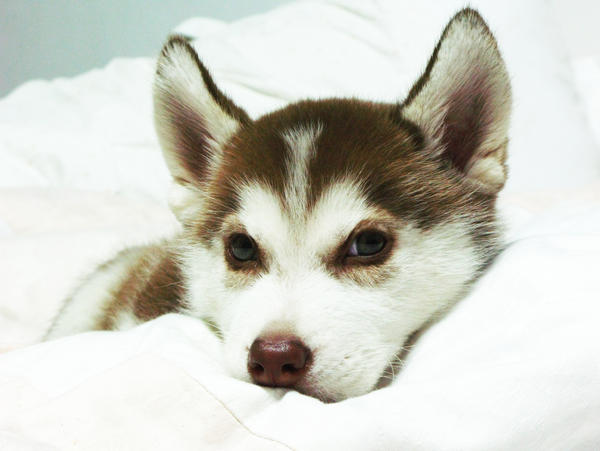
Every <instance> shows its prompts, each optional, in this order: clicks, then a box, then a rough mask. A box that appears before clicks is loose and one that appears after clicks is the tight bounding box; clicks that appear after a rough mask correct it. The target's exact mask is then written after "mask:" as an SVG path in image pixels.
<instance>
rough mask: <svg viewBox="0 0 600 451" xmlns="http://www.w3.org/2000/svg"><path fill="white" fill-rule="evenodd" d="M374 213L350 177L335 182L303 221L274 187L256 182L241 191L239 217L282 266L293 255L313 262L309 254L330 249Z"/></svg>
mask: <svg viewBox="0 0 600 451" xmlns="http://www.w3.org/2000/svg"><path fill="white" fill-rule="evenodd" d="M288 206H289V204H288ZM375 215H376V210H375V208H373V207H370V206H369V205H368V203H367V200H366V199H365V197H364V195H363V194H362V192H361V190H360V188H359V186H358V185H357V184H356V183H353V182H350V181H339V182H335V183H332V185H331V186H329V187H328V188H327V189H326V190H325V191H324V192H323V194H322V195H321V196H320V197H319V199H318V200H317V201H316V203H315V205H314V207H313V208H312V209H311V210H310V214H309V215H308V217H307V218H306V220H305V219H302V220H301V221H298V217H297V215H296V212H293V211H289V210H288V209H285V210H284V208H283V205H282V203H281V202H280V199H279V197H278V196H277V195H276V194H275V193H274V192H273V191H272V190H270V189H269V188H268V187H266V186H265V185H261V184H255V185H247V186H246V187H245V188H243V189H242V191H241V194H240V211H239V213H238V220H239V221H240V222H241V224H243V225H244V227H245V228H246V231H247V232H248V233H249V234H250V235H251V236H252V237H253V238H254V239H255V240H256V241H257V243H258V244H259V246H261V247H262V248H263V249H265V250H266V251H267V252H268V253H269V254H270V255H271V256H273V257H274V260H275V261H276V262H277V263H278V264H279V265H280V266H285V262H286V261H289V260H290V259H293V260H294V261H295V262H296V264H295V265H294V267H297V263H298V262H300V260H302V261H303V262H304V263H305V264H306V265H307V266H313V265H312V264H311V263H309V262H308V260H306V259H307V258H308V259H310V258H314V257H317V258H320V257H322V256H323V255H326V254H327V253H329V252H331V250H332V248H333V247H335V246H337V245H339V243H340V242H341V241H343V240H345V239H346V238H347V237H348V235H349V234H350V233H351V232H352V230H353V229H354V227H356V225H357V224H358V223H359V222H360V221H362V220H364V219H372V218H374V217H375Z"/></svg>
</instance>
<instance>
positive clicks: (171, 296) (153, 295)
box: [97, 243, 184, 329]
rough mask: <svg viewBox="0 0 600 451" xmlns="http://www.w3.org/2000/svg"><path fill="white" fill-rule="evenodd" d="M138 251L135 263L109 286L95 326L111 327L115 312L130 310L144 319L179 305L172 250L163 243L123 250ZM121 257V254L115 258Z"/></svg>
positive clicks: (181, 290) (178, 272) (178, 273)
mask: <svg viewBox="0 0 600 451" xmlns="http://www.w3.org/2000/svg"><path fill="white" fill-rule="evenodd" d="M124 252H136V253H139V257H138V258H137V260H136V264H135V266H133V267H132V268H130V270H129V271H128V273H127V277H126V278H125V279H124V280H123V281H122V282H121V283H120V284H119V285H117V286H116V287H114V289H113V293H112V300H111V302H110V303H109V304H108V305H106V307H105V310H104V314H103V315H102V317H101V319H100V321H99V322H98V326H97V328H98V329H112V328H114V326H115V322H116V321H117V319H118V315H119V313H121V312H123V311H131V312H133V314H134V315H135V317H136V318H138V319H139V320H140V321H148V320H151V319H153V318H156V317H158V316H160V315H164V314H165V313H170V312H175V311H177V310H179V309H181V308H182V307H183V294H184V287H183V280H182V277H181V268H180V265H179V261H178V259H177V256H176V253H175V252H174V250H173V249H172V248H171V247H170V246H165V245H164V243H160V244H156V245H150V246H145V247H141V248H133V249H127V250H126V251H124ZM120 257H122V254H120V255H119V256H117V257H116V258H117V259H118V258H120Z"/></svg>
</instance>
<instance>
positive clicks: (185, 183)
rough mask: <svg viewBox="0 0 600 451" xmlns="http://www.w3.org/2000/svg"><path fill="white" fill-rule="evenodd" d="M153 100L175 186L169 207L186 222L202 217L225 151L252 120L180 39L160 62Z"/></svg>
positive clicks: (169, 44)
mask: <svg viewBox="0 0 600 451" xmlns="http://www.w3.org/2000/svg"><path fill="white" fill-rule="evenodd" d="M153 98H154V122H155V127H156V132H157V135H158V138H159V142H160V145H161V148H162V150H163V156H164V158H165V161H166V163H167V166H168V168H169V171H170V172H171V175H172V177H173V181H174V183H173V186H172V189H171V194H170V197H169V199H170V201H169V203H170V205H171V209H172V210H173V212H174V213H175V214H176V216H177V217H178V218H179V220H180V221H182V222H185V220H186V218H188V217H190V216H193V215H194V214H196V213H197V210H198V209H199V206H200V205H201V203H202V197H203V189H204V187H205V184H206V182H207V180H208V179H209V178H210V176H211V174H213V173H215V171H216V170H217V168H218V166H219V164H220V161H221V157H222V151H223V146H225V145H226V144H227V142H228V141H229V140H230V139H231V138H232V137H233V135H234V134H235V133H236V132H237V131H238V130H239V129H240V127H244V126H247V125H249V124H250V123H251V120H250V118H249V117H248V115H247V114H246V112H245V111H244V110H243V109H241V108H240V107H238V106H237V105H235V103H234V102H233V101H232V100H231V99H229V98H228V97H227V96H226V95H225V94H224V93H223V92H222V91H221V90H220V89H219V88H218V87H217V85H216V84H215V82H214V81H213V79H212V77H211V76H210V73H209V72H208V69H206V67H205V66H204V65H203V64H202V62H201V61H200V59H199V58H198V55H197V53H196V51H195V50H194V48H193V47H192V46H191V45H190V44H189V43H188V41H187V40H186V39H185V38H183V37H180V36H173V37H171V38H170V39H169V40H168V41H167V43H166V44H165V45H164V47H163V49H162V51H161V53H160V56H159V57H158V61H157V64H156V74H155V78H154V86H153Z"/></svg>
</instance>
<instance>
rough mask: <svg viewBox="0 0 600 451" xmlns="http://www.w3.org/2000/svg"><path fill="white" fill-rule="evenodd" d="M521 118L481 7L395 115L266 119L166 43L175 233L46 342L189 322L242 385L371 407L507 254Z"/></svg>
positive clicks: (166, 123) (167, 144)
mask: <svg viewBox="0 0 600 451" xmlns="http://www.w3.org/2000/svg"><path fill="white" fill-rule="evenodd" d="M510 106H511V93H510V83H509V77H508V75H507V71H506V68H505V65H504V62H503V60H502V57H501V55H500V53H499V51H498V47H497V44H496V41H495V39H494V37H493V36H492V34H491V33H490V30H489V29H488V27H487V25H486V24H485V22H484V20H483V19H482V18H481V17H480V15H479V14H478V13H477V12H476V11H474V10H472V9H465V10H462V11H460V12H459V13H458V14H456V16H454V18H452V20H451V21H450V22H449V24H448V25H447V27H446V29H445V30H444V32H443V34H442V36H441V39H440V41H439V43H438V44H437V46H436V47H435V49H434V51H433V55H432V56H431V59H430V60H429V63H428V64H427V68H426V69H425V72H424V73H423V75H422V76H421V77H420V78H419V79H418V80H417V81H416V83H415V84H414V86H413V87H412V89H411V90H410V92H409V93H408V96H407V97H406V98H405V99H404V100H403V101H402V102H400V103H396V104H385V103H374V102H367V101H361V100H356V99H328V100H318V101H312V100H305V101H301V102H298V103H294V104H291V105H289V106H287V107H285V108H283V109H281V110H278V111H275V112H272V113H270V114H267V115H265V116H263V117H260V118H259V119H256V120H252V119H251V118H250V117H249V116H248V115H247V114H246V112H245V111H244V110H243V109H242V108H241V107H239V106H238V105H236V104H235V103H234V102H233V101H232V100H231V99H230V98H228V97H227V96H226V95H225V94H224V93H223V92H222V91H220V90H219V88H218V87H217V86H216V84H215V82H214V81H213V79H212V78H211V76H210V74H209V72H208V70H207V69H206V68H205V66H204V65H203V64H202V63H201V62H200V60H199V59H198V55H197V54H196V52H195V51H194V49H193V48H192V47H191V46H190V45H189V44H188V43H187V42H186V40H184V39H182V38H180V37H173V38H171V39H170V40H169V41H168V42H167V43H166V45H165V46H164V48H163V50H162V53H161V55H160V57H159V58H158V63H157V69H156V77H155V82H154V114H155V124H156V129H157V132H158V136H159V138H160V143H161V146H162V149H163V152H164V157H165V160H166V163H167V165H168V167H169V170H170V171H171V174H172V176H173V180H174V187H175V188H174V191H173V193H172V196H171V201H172V202H171V205H172V208H173V210H174V212H175V214H176V216H177V218H178V219H179V221H180V222H181V224H182V232H181V233H180V234H179V235H178V236H176V237H173V238H172V239H170V240H168V241H164V242H160V243H156V244H152V245H149V246H143V247H135V248H130V249H126V250H125V251H123V252H121V253H120V254H119V255H117V256H116V257H115V258H114V259H113V260H112V261H110V262H108V263H105V264H104V265H102V266H101V267H99V268H98V269H97V270H96V271H95V272H94V273H93V274H92V275H91V276H90V277H89V278H88V279H87V280H86V281H85V283H84V284H83V285H82V286H81V287H80V288H79V289H78V290H77V291H76V292H75V293H74V295H73V296H72V297H71V298H70V299H69V300H67V302H66V303H65V305H64V307H63V309H62V311H61V312H60V314H59V315H58V317H57V319H56V320H55V322H54V324H53V325H52V327H51V329H50V331H49V333H48V335H47V338H55V337H59V336H63V335H67V334H74V333H77V332H82V331H88V330H117V329H125V328H129V327H132V326H135V325H136V324H139V323H141V322H144V321H148V320H150V319H152V318H156V317H157V316H159V315H162V314H165V313H168V312H179V313H185V314H188V315H192V316H195V317H197V318H201V319H202V320H204V321H205V322H206V323H207V324H209V325H210V327H212V328H213V330H214V331H215V333H216V334H218V336H219V337H220V338H221V339H222V342H223V347H224V354H225V358H226V364H227V366H228V368H229V370H230V372H231V374H232V375H234V376H236V377H238V378H240V379H243V380H247V381H253V382H255V383H257V384H260V385H265V386H273V387H289V388H292V389H295V390H298V391H300V392H302V393H305V394H308V395H311V396H315V397H318V398H320V399H322V400H327V401H338V400H341V399H344V398H347V397H351V396H357V395H361V394H364V393H367V392H369V391H370V390H372V389H374V388H375V387H376V386H377V383H378V381H379V379H380V378H381V377H382V375H383V374H384V372H385V370H386V368H388V365H389V364H390V362H393V361H394V359H395V358H396V356H397V355H398V353H399V351H400V350H401V349H402V347H403V344H404V343H405V342H406V340H407V338H408V337H409V336H411V334H413V333H414V332H415V331H417V330H419V329H420V328H421V327H423V325H424V324H425V323H427V322H428V321H430V320H432V318H434V317H435V316H436V315H438V314H439V313H440V312H443V311H444V310H446V309H447V308H448V307H450V306H451V305H452V304H453V303H455V302H456V301H457V300H459V299H460V298H461V297H462V296H464V294H465V292H466V290H467V289H468V288H469V286H470V285H471V284H472V283H473V281H474V280H475V279H476V278H477V277H478V276H479V275H480V274H481V272H482V270H483V269H484V268H485V267H486V265H487V264H488V263H489V262H490V260H491V259H492V258H493V257H494V256H495V255H496V254H497V252H498V250H499V247H500V236H501V234H500V229H499V226H498V224H497V220H496V211H495V202H496V197H497V194H498V192H499V191H500V190H501V188H502V187H503V185H504V183H505V180H506V174H507V172H506V167H505V160H506V147H507V129H508V124H509V115H510Z"/></svg>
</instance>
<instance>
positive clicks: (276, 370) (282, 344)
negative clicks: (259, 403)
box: [248, 337, 311, 387]
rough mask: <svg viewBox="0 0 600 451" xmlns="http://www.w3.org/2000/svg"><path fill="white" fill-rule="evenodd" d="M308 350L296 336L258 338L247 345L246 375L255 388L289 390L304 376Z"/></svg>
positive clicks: (308, 356) (306, 367)
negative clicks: (248, 346)
mask: <svg viewBox="0 0 600 451" xmlns="http://www.w3.org/2000/svg"><path fill="white" fill-rule="evenodd" d="M310 356H311V354H310V350H309V349H308V348H307V347H306V346H304V344H303V343H302V341H300V339H299V338H297V337H262V338H257V339H256V340H254V343H252V346H250V352H249V355H248V372H249V373H250V376H252V379H253V380H254V382H255V383H256V384H258V385H267V386H269V387H291V386H292V385H294V384H295V383H297V382H298V381H299V380H300V379H302V377H303V376H304V375H305V374H306V371H307V369H308V363H309V359H310Z"/></svg>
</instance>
